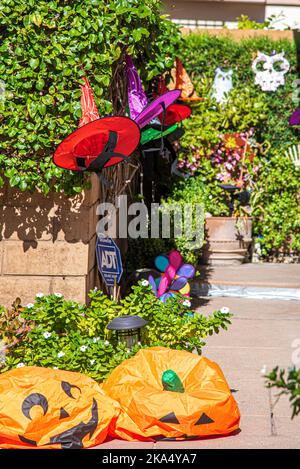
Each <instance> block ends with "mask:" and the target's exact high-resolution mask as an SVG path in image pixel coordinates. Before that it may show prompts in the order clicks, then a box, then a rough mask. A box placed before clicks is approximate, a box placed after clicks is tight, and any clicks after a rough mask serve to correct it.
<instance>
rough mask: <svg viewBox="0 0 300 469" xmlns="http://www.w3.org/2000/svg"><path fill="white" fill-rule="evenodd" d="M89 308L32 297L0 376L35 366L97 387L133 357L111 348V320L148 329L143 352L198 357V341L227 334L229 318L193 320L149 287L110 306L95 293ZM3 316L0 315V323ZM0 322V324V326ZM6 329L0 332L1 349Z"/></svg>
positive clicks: (182, 308)
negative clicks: (134, 318) (132, 318)
mask: <svg viewBox="0 0 300 469" xmlns="http://www.w3.org/2000/svg"><path fill="white" fill-rule="evenodd" d="M89 296H90V300H91V301H90V304H89V306H87V305H82V304H79V303H76V302H75V301H68V300H66V299H64V298H63V296H62V295H60V294H57V293H56V294H53V295H47V296H44V295H41V294H38V296H37V297H36V300H35V302H34V303H32V304H29V305H27V307H25V308H22V310H20V311H19V315H20V318H19V319H20V321H21V322H26V324H29V325H30V328H29V330H28V331H27V332H26V334H23V335H22V340H21V341H17V342H16V343H14V344H10V345H11V346H10V347H9V348H6V357H5V361H4V362H3V360H1V361H0V371H1V372H4V371H6V370H9V369H11V368H15V367H16V366H23V365H27V366H29V365H35V366H43V367H52V368H60V369H64V370H70V371H79V372H82V373H85V374H87V375H89V376H91V377H93V378H94V379H96V380H97V381H102V380H103V379H104V378H105V377H106V376H107V375H108V374H109V373H110V372H111V371H112V370H113V369H114V368H115V367H116V366H117V365H118V364H119V363H121V362H122V361H123V360H125V359H127V358H129V357H131V356H132V355H134V354H135V353H136V352H137V351H138V350H139V349H140V348H141V347H142V345H141V344H137V345H136V346H135V347H134V348H133V349H132V350H129V349H127V348H126V346H125V345H124V344H117V343H116V341H115V340H114V336H113V334H112V333H111V332H110V331H109V330H108V329H107V324H108V323H109V322H110V321H111V320H112V319H113V318H114V317H116V316H120V315H127V314H138V315H139V316H141V317H143V318H145V319H146V320H147V321H148V322H149V324H148V325H147V326H146V327H145V339H144V346H154V345H161V346H165V347H170V348H175V349H184V350H189V351H193V350H194V349H196V350H197V351H198V352H199V353H201V348H202V346H203V345H204V339H205V338H206V337H207V336H208V335H212V334H213V333H218V332H219V330H220V329H221V328H223V329H227V325H228V324H230V317H231V314H230V313H229V312H222V311H216V312H214V313H213V314H211V315H210V316H202V315H201V314H193V312H192V311H191V310H190V308H189V307H188V306H187V305H185V304H184V302H183V300H184V299H186V298H182V297H180V296H177V297H176V298H174V299H172V300H170V301H168V302H167V303H163V302H161V301H160V300H159V299H157V298H156V297H155V296H154V294H153V292H152V290H151V288H150V286H149V285H144V286H143V284H142V283H139V285H137V286H135V287H133V292H132V293H131V294H130V295H129V296H127V297H126V298H124V299H123V300H121V302H120V304H116V303H115V302H114V301H112V300H111V299H110V298H108V297H107V296H106V295H104V294H103V293H102V292H101V291H98V290H92V291H90V293H89ZM4 314H5V311H3V312H2V313H1V311H0V321H1V319H2V317H3V316H4ZM3 325H4V321H2V326H3ZM7 329H8V326H5V327H2V328H1V331H0V343H1V340H2V341H3V343H4V347H6V346H7V336H8V334H7Z"/></svg>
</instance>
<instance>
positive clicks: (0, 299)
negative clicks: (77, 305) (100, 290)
mask: <svg viewBox="0 0 300 469" xmlns="http://www.w3.org/2000/svg"><path fill="white" fill-rule="evenodd" d="M100 193H101V188H100V187H99V180H98V178H97V176H95V175H93V176H92V189H91V190H87V191H84V192H83V193H82V194H79V195H78V196H76V197H74V198H68V197H66V196H65V195H61V194H54V193H53V194H50V195H49V196H48V197H44V196H42V195H41V194H39V193H38V192H35V193H33V194H30V193H21V192H19V191H16V190H14V189H12V188H10V187H8V186H6V187H5V188H4V189H2V190H1V192H0V303H1V304H3V305H6V306H8V305H10V304H11V303H12V302H13V300H14V299H15V298H16V297H17V296H19V297H20V298H21V300H22V303H23V304H26V303H28V302H30V301H32V300H33V299H34V296H35V294H36V293H37V292H43V293H54V292H61V293H63V294H64V295H65V296H66V297H68V298H72V299H74V300H78V301H81V302H85V301H86V299H87V292H88V290H89V289H90V288H93V287H94V286H95V285H99V277H98V273H97V266H96V259H95V242H96V231H95V230H96V223H97V216H96V207H97V205H98V203H99V201H100Z"/></svg>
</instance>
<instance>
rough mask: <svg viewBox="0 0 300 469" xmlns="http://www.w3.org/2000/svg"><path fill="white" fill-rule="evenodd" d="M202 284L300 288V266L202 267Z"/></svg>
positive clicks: (243, 265) (246, 265)
mask: <svg viewBox="0 0 300 469" xmlns="http://www.w3.org/2000/svg"><path fill="white" fill-rule="evenodd" d="M200 273H201V275H200V277H197V278H198V279H199V280H200V281H201V282H205V283H208V284H218V285H243V286H257V287H277V288H300V264H242V265H238V266H202V267H200Z"/></svg>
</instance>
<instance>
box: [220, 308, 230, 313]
mask: <svg viewBox="0 0 300 469" xmlns="http://www.w3.org/2000/svg"><path fill="white" fill-rule="evenodd" d="M229 311H230V309H229V308H227V306H223V308H221V313H222V314H227V313H229Z"/></svg>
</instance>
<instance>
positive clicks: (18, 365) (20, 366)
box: [17, 362, 25, 368]
mask: <svg viewBox="0 0 300 469" xmlns="http://www.w3.org/2000/svg"><path fill="white" fill-rule="evenodd" d="M23 366H25V363H23V362H20V363H18V364H17V368H23Z"/></svg>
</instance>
